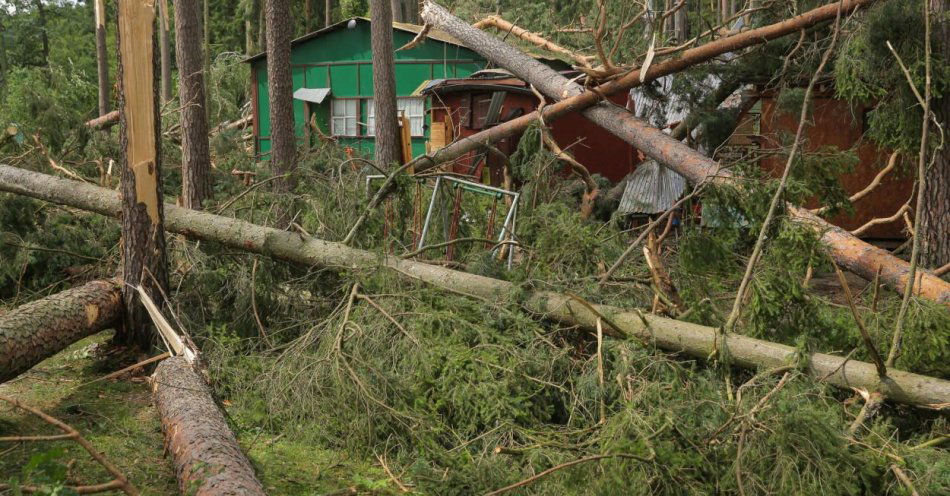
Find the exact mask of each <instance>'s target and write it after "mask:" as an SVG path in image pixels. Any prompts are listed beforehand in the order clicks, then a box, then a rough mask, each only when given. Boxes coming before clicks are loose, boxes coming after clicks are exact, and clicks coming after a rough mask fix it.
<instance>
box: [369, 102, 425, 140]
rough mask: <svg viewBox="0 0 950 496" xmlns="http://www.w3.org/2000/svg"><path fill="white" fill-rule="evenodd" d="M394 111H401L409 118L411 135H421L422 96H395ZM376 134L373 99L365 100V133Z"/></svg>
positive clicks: (423, 118) (423, 131)
mask: <svg viewBox="0 0 950 496" xmlns="http://www.w3.org/2000/svg"><path fill="white" fill-rule="evenodd" d="M396 111H397V112H399V111H402V112H403V113H404V114H405V116H406V117H407V118H408V119H409V131H410V133H411V134H412V135H413V136H423V135H424V134H425V130H424V129H423V125H424V124H425V116H426V106H425V100H423V99H422V98H397V99H396ZM374 134H376V110H375V108H374V105H373V99H372V98H370V99H369V100H366V135H367V136H373V135H374Z"/></svg>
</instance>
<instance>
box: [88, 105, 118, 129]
mask: <svg viewBox="0 0 950 496" xmlns="http://www.w3.org/2000/svg"><path fill="white" fill-rule="evenodd" d="M118 123H119V111H118V110H113V111H112V112H109V113H108V114H105V115H100V116H99V117H96V118H95V119H89V120H88V121H86V127H88V128H92V129H108V128H110V127H112V126H114V125H115V124H118Z"/></svg>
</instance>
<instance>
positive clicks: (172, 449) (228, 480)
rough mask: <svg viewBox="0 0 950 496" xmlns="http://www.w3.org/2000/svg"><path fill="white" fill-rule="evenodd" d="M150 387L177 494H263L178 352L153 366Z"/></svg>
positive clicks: (201, 383) (200, 383)
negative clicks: (172, 464) (170, 459)
mask: <svg viewBox="0 0 950 496" xmlns="http://www.w3.org/2000/svg"><path fill="white" fill-rule="evenodd" d="M152 390H153V392H154V394H155V405H156V407H158V412H159V415H160V416H161V418H162V430H164V431H165V443H166V449H167V450H168V452H169V453H171V454H172V457H173V458H174V464H175V476H176V477H177V479H178V486H179V488H180V490H181V494H193V495H195V496H224V495H232V494H241V495H248V496H254V495H262V496H263V494H264V488H263V486H261V483H260V482H258V480H257V477H255V475H254V469H253V468H252V467H251V464H250V462H248V460H247V458H246V457H245V456H244V453H243V452H241V447H240V446H239V445H238V442H237V439H236V438H235V437H234V434H233V433H232V432H231V428H230V427H228V423H227V421H226V420H225V418H224V415H223V414H222V413H221V410H220V409H219V408H218V405H217V404H215V402H214V400H213V399H212V396H211V390H210V389H209V388H208V385H207V384H205V382H204V380H202V379H201V377H200V376H199V375H198V373H197V372H196V371H195V369H194V367H192V365H191V364H190V363H188V361H187V360H186V359H185V357H184V356H176V357H172V358H169V359H167V360H164V361H163V362H162V363H160V364H159V365H158V368H156V369H155V374H154V375H153V376H152Z"/></svg>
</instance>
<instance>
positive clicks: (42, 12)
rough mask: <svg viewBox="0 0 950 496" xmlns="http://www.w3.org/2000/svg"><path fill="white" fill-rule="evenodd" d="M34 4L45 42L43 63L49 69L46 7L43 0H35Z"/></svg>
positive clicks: (42, 40)
mask: <svg viewBox="0 0 950 496" xmlns="http://www.w3.org/2000/svg"><path fill="white" fill-rule="evenodd" d="M33 5H34V6H35V7H36V16H37V20H38V21H39V25H40V41H41V42H42V43H43V65H44V67H46V68H47V69H49V33H48V32H46V7H44V6H43V0H33ZM47 77H48V76H47Z"/></svg>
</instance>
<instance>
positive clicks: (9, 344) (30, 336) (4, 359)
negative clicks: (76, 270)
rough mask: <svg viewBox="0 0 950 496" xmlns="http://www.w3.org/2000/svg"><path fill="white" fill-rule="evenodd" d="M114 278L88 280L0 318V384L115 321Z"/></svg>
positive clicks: (117, 302) (117, 308)
mask: <svg viewBox="0 0 950 496" xmlns="http://www.w3.org/2000/svg"><path fill="white" fill-rule="evenodd" d="M121 311H122V303H121V299H120V297H119V289H118V286H117V285H116V283H115V282H114V281H92V282H89V283H86V284H84V285H82V286H79V287H76V288H72V289H67V290H66V291H63V292H61V293H57V294H54V295H51V296H47V297H46V298H43V299H40V300H37V301H34V302H31V303H27V304H25V305H22V306H20V307H17V308H15V309H13V310H11V311H9V312H7V313H5V314H3V315H2V316H0V383H2V382H4V381H8V380H10V379H12V378H14V377H16V376H18V375H20V374H22V373H23V372H26V371H27V370H29V369H30V368H31V367H33V366H34V365H36V364H37V363H39V362H41V361H43V360H44V359H46V358H49V357H51V356H53V355H55V354H56V353H59V352H60V351H62V350H63V349H65V348H66V347H67V346H69V345H71V344H73V343H75V342H76V341H79V340H80V339H82V338H84V337H86V336H90V335H92V334H95V333H97V332H99V331H102V330H105V329H108V328H110V327H112V326H113V325H115V324H117V323H118V319H119V316H120V315H121Z"/></svg>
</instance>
